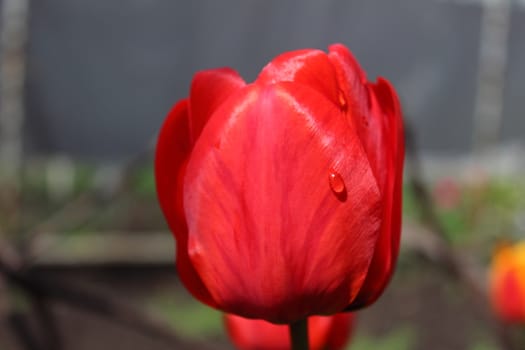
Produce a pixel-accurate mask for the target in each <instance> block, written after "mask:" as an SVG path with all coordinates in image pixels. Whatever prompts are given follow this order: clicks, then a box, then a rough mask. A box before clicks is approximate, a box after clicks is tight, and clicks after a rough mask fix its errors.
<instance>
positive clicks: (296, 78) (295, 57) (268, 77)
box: [256, 49, 341, 105]
mask: <svg viewBox="0 0 525 350" xmlns="http://www.w3.org/2000/svg"><path fill="white" fill-rule="evenodd" d="M278 82H294V83H296V84H304V85H306V86H308V87H310V88H312V89H315V90H317V92H319V93H321V94H323V95H324V96H325V97H326V98H327V99H329V100H330V101H332V102H334V103H335V104H337V105H340V104H341V101H340V94H341V92H340V90H339V87H338V83H337V77H336V74H335V69H334V67H333V65H332V62H331V61H330V59H329V58H328V56H327V55H326V53H325V52H323V51H320V50H311V49H305V50H297V51H291V52H286V53H283V54H281V55H279V56H277V57H276V58H274V59H273V60H272V61H271V62H270V63H268V65H266V67H264V69H263V70H262V71H261V73H260V74H259V77H258V78H257V81H256V83H257V84H275V83H278Z"/></svg>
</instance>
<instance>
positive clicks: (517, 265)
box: [489, 241, 525, 324]
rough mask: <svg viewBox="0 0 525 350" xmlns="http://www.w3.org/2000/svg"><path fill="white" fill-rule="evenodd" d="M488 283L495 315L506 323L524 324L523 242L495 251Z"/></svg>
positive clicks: (524, 279)
mask: <svg viewBox="0 0 525 350" xmlns="http://www.w3.org/2000/svg"><path fill="white" fill-rule="evenodd" d="M489 282H490V283H489V287H490V288H489V291H490V297H491V301H492V307H493V309H494V311H495V313H496V314H497V315H498V316H499V317H500V318H501V319H502V320H504V321H506V322H508V323H516V324H525V241H524V242H521V243H518V244H515V245H508V246H503V247H501V248H499V249H498V250H497V252H496V254H495V255H494V258H493V260H492V266H491V269H490V279H489Z"/></svg>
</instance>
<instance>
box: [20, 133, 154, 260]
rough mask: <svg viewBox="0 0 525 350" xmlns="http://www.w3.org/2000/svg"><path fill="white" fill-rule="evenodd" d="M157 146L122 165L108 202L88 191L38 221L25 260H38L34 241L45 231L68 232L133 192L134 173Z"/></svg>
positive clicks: (31, 231)
mask: <svg viewBox="0 0 525 350" xmlns="http://www.w3.org/2000/svg"><path fill="white" fill-rule="evenodd" d="M152 149H153V143H152V144H151V145H150V146H148V147H147V148H145V149H144V150H143V151H142V152H140V153H138V154H136V155H134V156H132V157H130V158H129V159H128V160H126V161H125V162H124V163H123V164H122V165H120V166H119V174H121V176H120V178H119V179H118V181H117V183H116V185H115V187H114V188H112V189H111V191H110V192H109V195H108V196H107V198H105V202H106V204H105V205H102V206H101V205H96V204H95V201H96V198H95V197H96V196H95V193H94V191H93V190H92V189H91V190H86V191H84V192H82V193H80V194H79V195H77V197H76V198H73V199H72V200H70V201H68V202H67V203H66V204H65V205H64V206H63V207H62V208H61V209H59V210H57V211H56V212H54V213H53V214H52V215H50V216H49V217H48V218H47V219H45V220H43V221H41V222H39V223H37V224H36V225H34V226H32V227H30V228H29V229H28V230H27V235H26V237H27V240H26V242H25V244H24V246H25V250H24V252H23V254H24V260H25V261H26V262H27V263H29V264H30V263H31V262H32V261H34V260H35V259H36V257H37V256H36V255H37V252H36V251H34V249H33V248H34V247H33V244H34V243H35V242H36V241H38V238H39V237H40V236H41V235H42V233H45V232H61V231H64V226H69V227H71V226H78V225H81V224H82V223H85V222H86V221H88V220H89V218H91V217H92V216H93V215H94V212H97V211H104V210H108V207H110V206H111V205H114V204H115V203H114V202H115V200H116V199H117V198H118V197H119V196H121V195H123V194H126V193H127V192H129V190H130V188H131V186H132V176H133V174H134V172H135V171H136V170H137V168H138V167H140V166H141V165H142V164H144V163H145V162H146V161H148V160H149V158H150V156H151V152H152Z"/></svg>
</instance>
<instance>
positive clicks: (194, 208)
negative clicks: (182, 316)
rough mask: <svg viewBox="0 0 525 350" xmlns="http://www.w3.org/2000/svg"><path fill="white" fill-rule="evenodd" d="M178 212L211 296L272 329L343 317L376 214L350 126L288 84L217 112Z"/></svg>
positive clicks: (318, 98) (366, 258)
mask: <svg viewBox="0 0 525 350" xmlns="http://www.w3.org/2000/svg"><path fill="white" fill-rule="evenodd" d="M291 136H292V137H291ZM217 145H219V146H217ZM332 171H335V172H337V173H338V174H339V175H340V176H341V178H342V180H343V181H344V183H345V184H347V186H346V190H347V198H346V200H345V201H341V200H340V198H338V197H337V196H335V195H334V193H333V192H332V190H331V188H330V185H329V181H328V179H329V175H330V173H331V172H332ZM184 209H185V213H186V217H187V220H188V229H189V250H190V253H189V254H190V257H191V260H192V262H193V264H194V266H195V268H196V270H197V271H198V272H199V274H200V276H201V277H202V280H203V282H204V284H205V285H206V286H207V288H208V289H209V291H210V293H211V294H212V296H213V299H214V300H216V301H217V302H218V303H219V304H220V305H221V308H222V309H223V310H225V311H228V312H231V313H236V314H238V315H242V316H245V317H258V318H264V319H267V320H270V321H273V322H290V321H295V320H297V319H300V318H304V317H305V316H307V315H308V314H316V313H318V314H320V313H335V312H337V311H340V310H342V309H343V308H344V307H345V306H346V305H347V304H346V303H347V300H348V296H349V295H350V296H352V297H355V295H357V292H358V291H359V289H360V287H361V284H362V283H363V281H364V279H365V276H366V271H367V270H368V266H369V264H370V261H371V259H372V255H373V247H374V245H375V243H376V240H377V237H378V234H379V229H380V216H381V203H380V192H379V188H378V184H377V182H376V180H375V178H374V175H373V174H372V172H371V168H370V164H369V162H368V159H367V156H366V154H365V152H364V150H363V148H362V145H361V143H360V142H359V139H358V137H357V134H356V130H355V129H354V128H353V126H352V125H351V124H348V123H347V120H346V118H345V117H344V115H343V113H342V112H341V110H340V109H339V108H337V107H336V106H335V105H334V104H332V103H329V102H328V100H326V98H325V97H324V96H323V95H321V94H319V93H318V92H317V91H315V90H314V89H310V88H308V87H306V86H302V85H299V84H293V83H278V84H273V85H268V86H262V87H261V86H258V85H253V86H248V87H247V88H245V89H244V90H242V91H241V92H240V93H238V94H236V95H235V97H234V98H232V99H229V100H228V101H227V102H226V103H225V104H223V105H222V106H221V107H220V108H219V109H218V110H217V111H216V113H215V114H214V115H213V116H212V117H211V119H210V121H209V124H208V127H207V128H206V129H204V131H203V134H202V135H201V137H200V138H199V140H198V141H197V143H196V145H195V148H194V150H193V152H192V155H191V158H190V161H189V163H188V168H187V174H186V177H185V182H184ZM349 257H351V258H349Z"/></svg>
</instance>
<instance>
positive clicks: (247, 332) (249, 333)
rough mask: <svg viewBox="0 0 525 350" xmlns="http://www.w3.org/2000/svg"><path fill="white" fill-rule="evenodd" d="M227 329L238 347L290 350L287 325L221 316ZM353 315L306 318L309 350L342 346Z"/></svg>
mask: <svg viewBox="0 0 525 350" xmlns="http://www.w3.org/2000/svg"><path fill="white" fill-rule="evenodd" d="M224 322H225V325H226V330H227V331H228V335H229V336H230V339H231V341H232V342H233V343H234V344H235V346H236V347H237V348H238V349H239V350H289V349H291V346H290V335H289V330H288V327H287V326H286V325H277V324H273V323H270V322H266V321H263V320H251V319H247V318H243V317H239V316H235V315H231V314H226V315H225V316H224ZM353 324H354V315H353V314H352V313H349V312H346V313H339V314H335V315H333V316H312V317H309V318H308V335H309V342H310V350H340V349H343V348H344V346H345V345H346V343H347V342H348V339H349V338H350V335H351V332H352V326H353Z"/></svg>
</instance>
